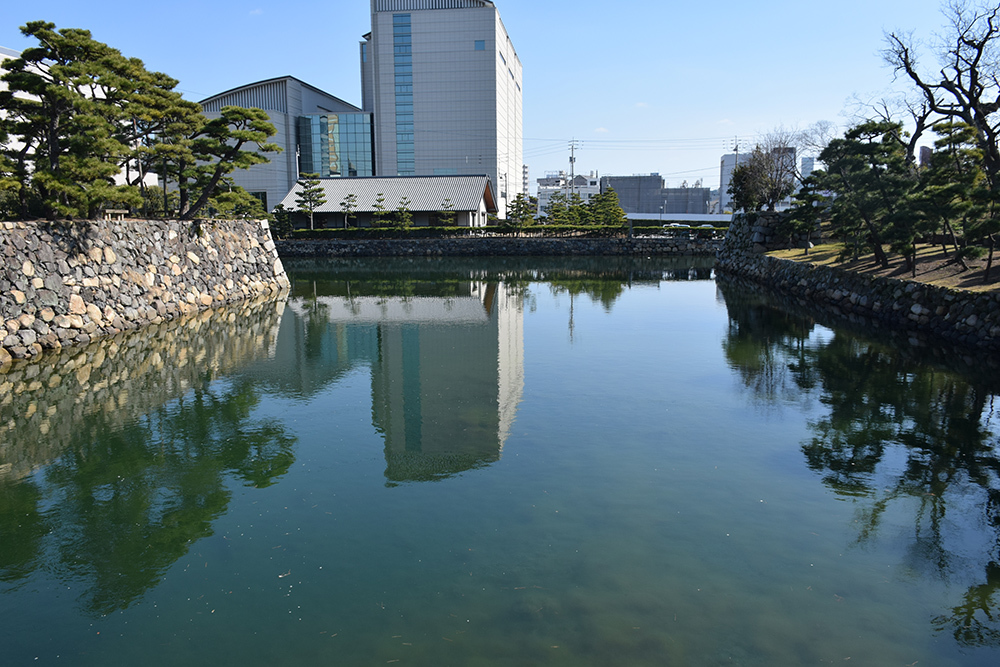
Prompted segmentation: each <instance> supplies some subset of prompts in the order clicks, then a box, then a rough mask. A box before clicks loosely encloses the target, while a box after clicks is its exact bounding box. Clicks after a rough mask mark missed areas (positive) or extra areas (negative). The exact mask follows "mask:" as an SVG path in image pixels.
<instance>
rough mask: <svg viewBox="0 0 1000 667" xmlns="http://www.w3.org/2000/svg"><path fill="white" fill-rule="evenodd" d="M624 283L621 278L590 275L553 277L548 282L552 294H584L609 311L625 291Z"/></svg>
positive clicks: (573, 295) (572, 295)
mask: <svg viewBox="0 0 1000 667" xmlns="http://www.w3.org/2000/svg"><path fill="white" fill-rule="evenodd" d="M625 287H626V283H625V282H623V281H622V280H621V279H617V280H611V279H604V280H602V279H600V278H591V277H579V278H558V279H556V278H554V279H552V280H551V281H550V282H549V289H550V290H552V293H553V294H569V295H570V296H571V297H575V296H578V295H580V294H586V295H587V296H588V297H590V299H591V301H593V302H594V303H599V304H601V305H602V306H604V310H605V311H606V312H609V313H610V312H611V307H612V306H614V305H615V301H617V300H618V299H619V297H621V295H622V293H623V292H624V291H625Z"/></svg>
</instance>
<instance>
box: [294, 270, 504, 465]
mask: <svg viewBox="0 0 1000 667" xmlns="http://www.w3.org/2000/svg"><path fill="white" fill-rule="evenodd" d="M361 291H362V293H363V292H364V290H361ZM447 294H448V296H407V297H398V296H397V297H383V296H319V295H317V296H315V297H311V298H310V297H305V298H301V297H300V298H294V299H293V300H292V301H291V302H290V304H289V307H290V310H291V311H293V313H294V315H295V320H296V322H295V325H294V326H293V327H291V329H289V331H292V330H294V331H295V333H296V334H297V335H294V334H293V335H290V336H287V337H286V335H285V330H284V329H283V331H282V334H283V335H282V337H281V338H279V344H278V352H277V356H276V361H281V360H282V359H283V358H284V359H287V361H288V362H289V363H288V368H291V367H296V368H298V369H299V370H298V373H299V374H300V378H299V381H300V382H301V383H302V384H301V386H300V387H298V388H297V390H298V391H305V392H306V393H310V388H312V389H314V390H315V389H317V388H318V387H319V386H320V385H322V384H324V381H330V380H333V379H335V378H336V377H337V376H339V375H342V374H344V373H346V372H347V371H348V370H350V369H352V368H355V367H357V366H358V365H365V366H368V367H369V368H370V370H371V383H372V421H373V424H374V425H375V427H376V428H377V429H378V430H379V431H380V432H381V433H382V434H383V436H384V438H385V456H386V473H385V474H386V478H387V479H388V480H389V481H390V482H400V481H409V480H429V479H437V478H440V477H444V476H447V475H451V474H454V473H456V472H460V471H462V470H468V469H470V468H474V467H477V466H480V465H484V464H487V463H490V462H492V461H496V460H497V459H499V457H500V453H501V451H502V449H503V444H504V441H505V440H506V438H507V435H508V433H509V430H510V427H511V424H512V422H513V420H514V416H515V413H516V410H517V405H518V403H519V402H520V400H521V394H522V390H523V386H524V330H523V312H522V307H521V306H522V304H521V299H520V297H519V296H518V295H516V294H513V293H511V292H510V291H509V290H508V288H507V286H506V285H504V284H503V283H485V282H463V283H459V284H458V285H457V287H456V286H455V284H454V283H453V284H451V285H450V286H449V289H448V290H447ZM289 354H291V355H294V356H297V357H299V358H298V359H296V360H292V359H290V358H288V356H287V355H289ZM317 362H319V363H317ZM286 377H287V376H286Z"/></svg>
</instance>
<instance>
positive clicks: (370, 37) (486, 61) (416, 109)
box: [360, 0, 524, 218]
mask: <svg viewBox="0 0 1000 667" xmlns="http://www.w3.org/2000/svg"><path fill="white" fill-rule="evenodd" d="M371 20H372V27H371V32H370V33H368V34H366V35H365V36H364V41H363V42H362V43H361V54H360V56H361V72H362V77H361V89H362V99H363V105H364V108H365V109H366V110H370V111H372V112H373V113H374V127H375V155H376V161H375V169H376V173H377V174H378V175H380V176H397V175H398V176H414V175H461V174H487V175H489V177H490V181H491V182H492V183H493V184H494V185H495V186H496V189H497V196H498V205H499V210H500V217H502V218H505V217H506V212H507V203H508V201H510V200H512V199H513V198H514V195H515V194H516V193H517V192H519V191H522V190H523V166H524V164H523V159H522V154H523V149H522V144H523V135H522V118H521V100H522V93H521V84H522V70H521V62H520V60H519V58H518V56H517V52H516V51H515V50H514V46H513V44H512V43H511V40H510V37H509V36H508V35H507V31H506V29H505V28H504V25H503V22H502V21H501V20H500V14H499V12H498V11H497V9H496V7H495V6H494V4H493V3H492V2H489V1H488V0H372V2H371Z"/></svg>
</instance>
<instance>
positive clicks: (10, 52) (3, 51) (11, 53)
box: [0, 46, 21, 58]
mask: <svg viewBox="0 0 1000 667" xmlns="http://www.w3.org/2000/svg"><path fill="white" fill-rule="evenodd" d="M0 55H3V56H8V57H10V58H20V57H21V52H20V51H15V50H14V49H8V48H7V47H6V46H0Z"/></svg>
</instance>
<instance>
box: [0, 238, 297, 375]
mask: <svg viewBox="0 0 1000 667" xmlns="http://www.w3.org/2000/svg"><path fill="white" fill-rule="evenodd" d="M0 259H2V265H0V342H2V345H0V366H3V365H4V364H6V363H9V362H10V361H11V359H24V358H29V357H35V356H37V355H39V354H41V353H42V351H43V350H45V349H58V348H61V347H63V346H66V345H80V344H86V343H89V342H90V341H91V340H94V339H96V338H101V337H104V336H111V335H115V334H117V333H120V332H122V331H127V330H131V329H138V328H140V327H143V326H146V325H149V324H157V323H160V322H163V321H165V320H168V319H171V318H174V317H178V316H180V315H184V314H187V313H190V312H193V311H195V310H200V309H203V308H208V307H210V306H214V305H221V304H224V303H231V302H234V301H238V300H242V299H248V298H254V297H257V296H260V295H264V294H272V293H278V292H280V291H282V290H284V289H286V288H287V286H288V279H287V277H286V276H285V273H284V269H283V268H282V266H281V261H280V260H279V259H278V254H277V250H276V248H275V246H274V242H273V241H272V240H271V236H270V231H269V229H268V227H267V224H266V223H262V222H260V221H218V222H204V221H197V222H187V221H177V220H116V221H107V220H105V221H77V222H66V223H58V222H57V223H50V222H4V223H0Z"/></svg>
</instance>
